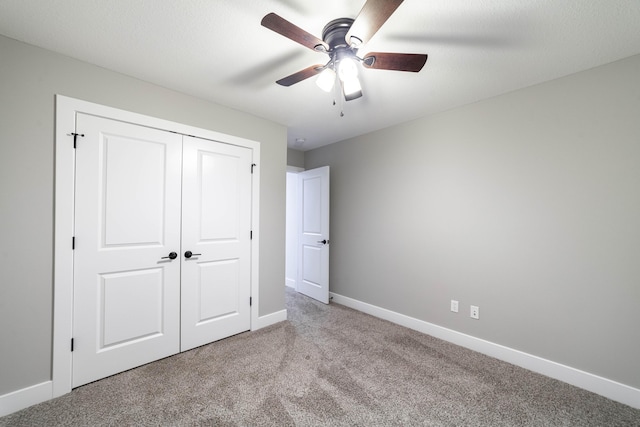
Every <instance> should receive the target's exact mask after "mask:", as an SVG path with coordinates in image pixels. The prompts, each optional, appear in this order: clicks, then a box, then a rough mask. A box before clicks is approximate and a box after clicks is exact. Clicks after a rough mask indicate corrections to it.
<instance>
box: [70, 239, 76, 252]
mask: <svg viewBox="0 0 640 427" xmlns="http://www.w3.org/2000/svg"><path fill="white" fill-rule="evenodd" d="M75 249H76V236H73V237H72V238H71V250H72V251H73V250H75Z"/></svg>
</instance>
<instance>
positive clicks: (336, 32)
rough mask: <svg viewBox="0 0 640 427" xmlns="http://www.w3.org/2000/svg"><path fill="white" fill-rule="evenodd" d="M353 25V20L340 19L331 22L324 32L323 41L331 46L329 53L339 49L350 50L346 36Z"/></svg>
mask: <svg viewBox="0 0 640 427" xmlns="http://www.w3.org/2000/svg"><path fill="white" fill-rule="evenodd" d="M351 24H353V19H351V18H338V19H334V20H333V21H331V22H329V23H328V24H327V25H325V26H324V29H323V30H322V40H324V42H325V43H327V44H328V45H329V52H333V51H335V50H336V49H339V48H348V47H349V44H348V43H347V41H346V40H345V36H346V35H347V32H348V31H349V28H351Z"/></svg>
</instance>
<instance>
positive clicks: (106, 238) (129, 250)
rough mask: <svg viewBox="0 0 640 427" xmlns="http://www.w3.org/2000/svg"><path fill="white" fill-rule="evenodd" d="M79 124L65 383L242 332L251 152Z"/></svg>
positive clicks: (84, 119) (81, 120) (136, 129)
mask: <svg viewBox="0 0 640 427" xmlns="http://www.w3.org/2000/svg"><path fill="white" fill-rule="evenodd" d="M76 124H77V132H78V133H79V134H83V135H84V137H82V138H79V139H78V147H77V149H76V193H75V200H76V202H75V206H76V208H75V209H76V212H75V250H74V313H73V345H74V350H73V353H72V364H73V367H72V376H73V379H72V386H73V387H77V386H80V385H82V384H86V383H88V382H91V381H95V380H97V379H100V378H103V377H106V376H109V375H112V374H115V373H117V372H121V371H124V370H127V369H130V368H133V367H135V366H139V365H142V364H145V363H148V362H151V361H153V360H157V359H160V358H163V357H166V356H169V355H172V354H175V353H178V352H179V351H181V349H182V350H185V349H188V348H193V347H195V346H198V345H202V344H205V343H208V342H212V341H215V340H218V339H220V338H224V337H226V336H229V335H232V334H235V333H239V332H242V331H246V330H248V329H249V328H250V313H249V294H250V274H251V273H250V240H249V233H250V222H251V219H250V212H251V207H250V205H251V177H250V166H251V158H250V157H251V154H250V150H249V149H247V148H242V147H236V146H232V145H227V144H223V143H218V142H213V141H205V140H198V139H196V138H191V137H183V136H182V135H179V134H175V133H171V132H165V131H160V130H156V129H151V128H147V127H143V126H138V125H134V124H129V123H123V122H120V121H116V120H110V119H105V118H99V117H95V116H91V115H85V114H78V116H77V123H76ZM183 156H184V158H183ZM241 170H243V171H244V173H241ZM183 177H184V181H183ZM187 251H190V252H187ZM191 254H193V255H191ZM181 304H182V305H181ZM181 340H182V346H181Z"/></svg>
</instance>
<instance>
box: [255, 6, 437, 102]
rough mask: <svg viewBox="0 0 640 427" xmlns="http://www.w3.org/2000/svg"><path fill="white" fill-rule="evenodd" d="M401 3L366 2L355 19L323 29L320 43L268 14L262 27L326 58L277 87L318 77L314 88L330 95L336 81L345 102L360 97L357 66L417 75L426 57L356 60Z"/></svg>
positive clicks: (397, 55) (380, 56) (337, 21)
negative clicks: (360, 51)
mask: <svg viewBox="0 0 640 427" xmlns="http://www.w3.org/2000/svg"><path fill="white" fill-rule="evenodd" d="M402 2H403V0H367V2H366V3H365V4H364V6H363V7H362V10H361V11H360V13H359V14H358V16H357V17H356V19H351V18H338V19H334V20H333V21H331V22H329V23H328V24H327V25H325V27H324V29H323V30H322V40H320V39H319V38H317V37H315V36H314V35H312V34H310V33H308V32H306V31H305V30H303V29H301V28H300V27H297V26H296V25H294V24H292V23H291V22H289V21H287V20H286V19H284V18H282V17H280V16H278V15H276V14H275V13H269V14H267V15H266V16H265V17H264V18H262V22H261V24H262V26H264V27H265V28H268V29H270V30H272V31H274V32H276V33H278V34H280V35H283V36H285V37H287V38H288V39H290V40H293V41H294V42H296V43H299V44H301V45H302V46H305V47H307V48H309V49H311V50H314V51H316V52H321V53H325V54H327V55H329V62H327V63H326V64H325V65H313V66H311V67H308V68H305V69H304V70H301V71H298V72H297V73H294V74H291V75H290V76H287V77H284V78H282V79H280V80H278V81H277V82H276V83H278V84H279V85H281V86H291V85H293V84H296V83H299V82H301V81H303V80H306V79H308V78H309V77H312V76H315V75H317V74H319V76H318V79H317V80H316V84H317V85H318V86H319V87H320V88H321V89H322V90H324V91H325V92H331V90H332V89H333V88H334V86H335V83H336V80H338V81H339V83H340V86H341V88H342V93H343V95H344V99H345V100H346V101H351V100H354V99H357V98H359V97H361V96H362V86H361V84H360V80H359V79H358V68H359V64H360V63H362V65H363V66H364V67H365V68H373V69H378V70H392V71H409V72H414V73H417V72H419V71H420V70H421V69H422V67H424V64H425V63H426V62H427V55H426V54H414V53H389V52H372V53H368V54H367V55H366V56H365V57H364V58H360V57H358V55H357V53H358V49H359V48H360V47H361V46H362V45H364V44H365V43H367V42H368V41H369V40H370V39H371V37H373V35H374V34H375V33H376V32H377V31H378V30H379V29H380V27H381V26H382V25H383V24H384V23H385V22H386V21H387V19H389V17H390V16H391V14H392V13H393V12H394V11H395V10H396V9H397V8H398V6H400V4H401V3H402Z"/></svg>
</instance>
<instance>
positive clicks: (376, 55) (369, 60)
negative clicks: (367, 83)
mask: <svg viewBox="0 0 640 427" xmlns="http://www.w3.org/2000/svg"><path fill="white" fill-rule="evenodd" d="M426 62H427V55H422V54H417V53H388V52H370V53H367V55H366V56H365V57H364V59H363V60H362V63H363V64H364V66H365V67H367V68H375V69H378V70H394V71H412V72H414V73H417V72H418V71H420V70H422V67H424V64H425V63H426Z"/></svg>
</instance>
